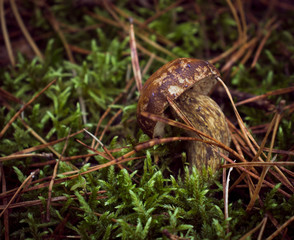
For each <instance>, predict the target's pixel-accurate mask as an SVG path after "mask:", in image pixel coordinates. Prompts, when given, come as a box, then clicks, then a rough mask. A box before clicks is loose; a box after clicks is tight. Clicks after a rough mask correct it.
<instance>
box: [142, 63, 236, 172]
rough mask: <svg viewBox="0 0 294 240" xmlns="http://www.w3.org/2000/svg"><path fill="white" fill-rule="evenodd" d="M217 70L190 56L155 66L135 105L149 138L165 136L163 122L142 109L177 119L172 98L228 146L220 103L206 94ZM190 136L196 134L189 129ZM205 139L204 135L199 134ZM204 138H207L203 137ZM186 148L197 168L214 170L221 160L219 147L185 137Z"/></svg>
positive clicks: (194, 123)
mask: <svg viewBox="0 0 294 240" xmlns="http://www.w3.org/2000/svg"><path fill="white" fill-rule="evenodd" d="M219 76H220V74H219V72H218V70H217V69H216V68H215V67H214V66H213V65H212V64H210V63H209V62H207V61H204V60H199V59H192V58H179V59H175V60H173V61H171V62H169V63H167V64H165V65H164V66H162V67H161V68H160V69H158V70H157V71H156V72H155V73H154V74H152V76H151V77H150V78H149V79H148V80H147V81H146V83H145V84H144V86H143V88H142V91H141V95H140V98H139V102H138V107H137V120H138V123H139V125H140V127H141V129H142V130H143V132H145V133H146V134H148V135H149V136H150V137H151V138H154V137H163V136H164V134H165V133H164V132H165V131H164V124H163V123H161V122H155V121H153V120H150V119H148V118H146V117H143V116H142V115H141V114H140V113H141V112H149V113H153V114H157V115H163V116H172V117H173V118H175V119H179V116H178V115H177V114H176V111H174V110H172V108H171V107H170V106H169V102H168V99H170V100H171V101H173V102H174V103H175V104H176V106H177V108H178V109H180V111H181V114H182V115H184V116H185V118H186V119H187V120H188V121H189V123H190V124H191V125H192V126H193V127H194V128H195V129H198V130H200V131H202V132H203V133H205V134H207V135H209V136H211V137H213V138H215V139H216V140H218V141H220V142H222V143H223V144H225V145H227V146H229V144H230V141H231V139H230V133H229V129H228V126H227V122H226V118H225V116H224V114H223V112H222V110H221V109H220V107H219V106H218V105H217V103H215V101H213V100H212V99H211V98H210V97H209V96H208V95H209V94H210V92H211V91H212V89H213V87H214V86H215V84H216V83H217V77H219ZM185 135H187V136H189V137H197V138H199V136H198V135H197V134H196V133H194V132H191V131H189V132H188V131H187V132H185ZM200 138H203V139H204V140H205V137H200ZM206 140H207V139H206ZM185 149H186V152H187V157H188V160H189V162H190V165H196V167H197V168H198V169H200V170H202V168H203V167H204V166H205V167H208V166H209V167H210V168H211V169H212V171H213V172H215V171H216V170H217V169H218V168H219V166H220V162H221V159H222V158H221V156H220V154H218V153H217V151H219V152H222V153H224V154H225V155H227V152H226V151H225V150H223V149H221V148H218V147H215V146H211V145H209V144H206V143H203V142H200V141H187V142H186V143H185Z"/></svg>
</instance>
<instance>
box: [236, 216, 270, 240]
mask: <svg viewBox="0 0 294 240" xmlns="http://www.w3.org/2000/svg"><path fill="white" fill-rule="evenodd" d="M266 221H267V217H264V218H263V219H262V221H261V222H260V223H259V224H258V225H257V226H256V227H255V228H253V229H252V230H250V231H249V232H248V233H246V234H245V235H243V236H242V237H241V238H240V240H245V239H247V238H248V237H250V236H251V235H252V234H253V233H255V232H256V231H257V230H258V229H259V228H260V227H262V226H263V225H264V223H265V222H266Z"/></svg>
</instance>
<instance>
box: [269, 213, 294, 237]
mask: <svg viewBox="0 0 294 240" xmlns="http://www.w3.org/2000/svg"><path fill="white" fill-rule="evenodd" d="M292 221H294V216H292V217H291V218H289V219H288V220H287V221H286V222H285V223H284V224H283V225H282V226H281V227H279V228H278V229H277V230H276V231H275V232H274V233H273V234H272V235H270V236H269V237H268V238H267V239H266V240H272V239H274V238H275V237H276V236H278V234H279V233H280V232H281V231H282V230H283V229H284V228H285V227H287V226H288V225H289V224H290V223H291V222H292Z"/></svg>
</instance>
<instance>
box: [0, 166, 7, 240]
mask: <svg viewBox="0 0 294 240" xmlns="http://www.w3.org/2000/svg"><path fill="white" fill-rule="evenodd" d="M0 181H1V182H2V193H5V192H6V190H7V189H6V179H5V172H4V169H3V165H2V163H0ZM7 202H8V201H7V198H3V205H7ZM4 227H5V235H4V236H5V240H9V213H8V211H6V212H5V213H4Z"/></svg>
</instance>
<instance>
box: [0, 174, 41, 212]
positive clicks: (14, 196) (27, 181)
mask: <svg viewBox="0 0 294 240" xmlns="http://www.w3.org/2000/svg"><path fill="white" fill-rule="evenodd" d="M39 171H40V170H39V169H37V170H36V171H34V172H31V174H30V176H28V177H27V178H26V179H25V180H24V181H23V183H22V184H21V185H20V186H19V188H18V189H17V191H16V192H15V193H14V195H13V197H12V198H11V199H10V201H9V202H8V203H7V205H6V206H5V208H4V209H3V210H2V212H1V213H0V217H2V215H3V214H4V213H5V211H6V210H7V209H8V207H9V206H10V204H11V203H12V202H13V200H14V199H15V198H16V197H17V195H18V193H19V192H20V191H21V190H22V188H24V187H25V185H26V184H27V183H28V184H29V183H30V182H31V181H32V178H33V177H34V176H35V175H36V174H38V173H39Z"/></svg>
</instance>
